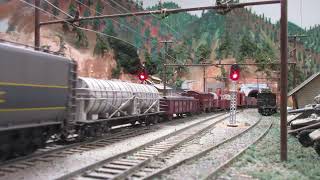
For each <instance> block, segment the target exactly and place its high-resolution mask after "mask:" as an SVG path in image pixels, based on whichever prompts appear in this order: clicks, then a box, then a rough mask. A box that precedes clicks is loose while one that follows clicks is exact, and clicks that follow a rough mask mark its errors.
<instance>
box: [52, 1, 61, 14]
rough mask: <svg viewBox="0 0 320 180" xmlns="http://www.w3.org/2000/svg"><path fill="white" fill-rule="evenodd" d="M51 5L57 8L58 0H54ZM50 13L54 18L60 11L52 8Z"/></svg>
mask: <svg viewBox="0 0 320 180" xmlns="http://www.w3.org/2000/svg"><path fill="white" fill-rule="evenodd" d="M53 5H55V6H56V7H59V0H54V1H53ZM52 13H53V15H55V16H59V13H60V11H59V10H58V9H57V8H52Z"/></svg>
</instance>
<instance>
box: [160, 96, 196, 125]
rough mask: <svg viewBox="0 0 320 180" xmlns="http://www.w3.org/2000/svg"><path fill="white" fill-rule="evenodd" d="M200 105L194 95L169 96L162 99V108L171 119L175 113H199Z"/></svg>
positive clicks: (179, 114)
mask: <svg viewBox="0 0 320 180" xmlns="http://www.w3.org/2000/svg"><path fill="white" fill-rule="evenodd" d="M199 107H200V106H199V100H198V99H195V98H193V97H185V96H168V97H163V98H161V99H160V110H161V111H165V112H166V113H165V116H166V118H168V119H169V120H171V119H172V117H173V115H174V114H176V115H177V116H182V115H183V114H186V115H192V114H198V113H199V112H200V110H199Z"/></svg>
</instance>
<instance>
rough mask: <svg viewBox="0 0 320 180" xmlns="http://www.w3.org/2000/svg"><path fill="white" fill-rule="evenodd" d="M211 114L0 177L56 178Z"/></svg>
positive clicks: (185, 119) (181, 121) (160, 127)
mask: <svg viewBox="0 0 320 180" xmlns="http://www.w3.org/2000/svg"><path fill="white" fill-rule="evenodd" d="M209 116H210V117H212V116H217V114H205V115H202V116H198V117H192V118H184V119H177V120H175V121H172V122H168V123H163V124H159V125H157V126H159V129H158V130H157V131H155V132H150V133H147V134H144V135H141V136H137V137H134V138H129V139H126V140H123V141H120V142H117V143H115V144H112V145H111V146H106V147H102V148H98V149H94V150H91V151H86V152H82V153H75V154H71V155H70V156H68V157H64V158H57V159H55V160H53V161H50V162H39V163H37V164H36V165H35V166H33V167H30V168H26V169H23V170H19V171H18V172H17V173H10V174H8V175H6V176H3V177H0V179H15V180H19V179H32V180H37V179H56V178H59V177H61V176H62V175H64V174H68V173H71V172H73V171H76V170H78V169H81V168H84V167H86V166H89V165H91V164H93V163H96V162H98V161H101V160H104V159H107V158H108V157H111V156H114V155H117V154H120V153H123V152H125V151H128V150H131V149H134V148H136V147H138V146H140V145H143V144H145V143H148V142H150V141H152V140H155V139H157V138H159V137H162V136H165V135H167V134H169V133H172V132H174V131H177V130H179V129H182V128H184V127H187V126H189V125H192V124H194V123H197V122H199V121H203V120H204V119H207V118H208V117H209Z"/></svg>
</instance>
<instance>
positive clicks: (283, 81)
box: [280, 0, 288, 161]
mask: <svg viewBox="0 0 320 180" xmlns="http://www.w3.org/2000/svg"><path fill="white" fill-rule="evenodd" d="M280 56H281V65H280V75H281V76H280V86H281V89H280V90H281V91H280V141H281V142H280V159H281V161H286V160H287V158H288V154H287V153H288V152H287V151H288V150H287V144H288V142H287V104H288V102H287V101H288V97H287V96H288V65H287V64H288V1H287V0H281V18H280Z"/></svg>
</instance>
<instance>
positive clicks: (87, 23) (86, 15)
mask: <svg viewBox="0 0 320 180" xmlns="http://www.w3.org/2000/svg"><path fill="white" fill-rule="evenodd" d="M83 16H84V17H89V16H91V13H90V10H89V9H88V8H86V9H85V10H84V13H83ZM82 24H83V25H84V26H88V25H90V24H91V21H90V20H88V21H82Z"/></svg>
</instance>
